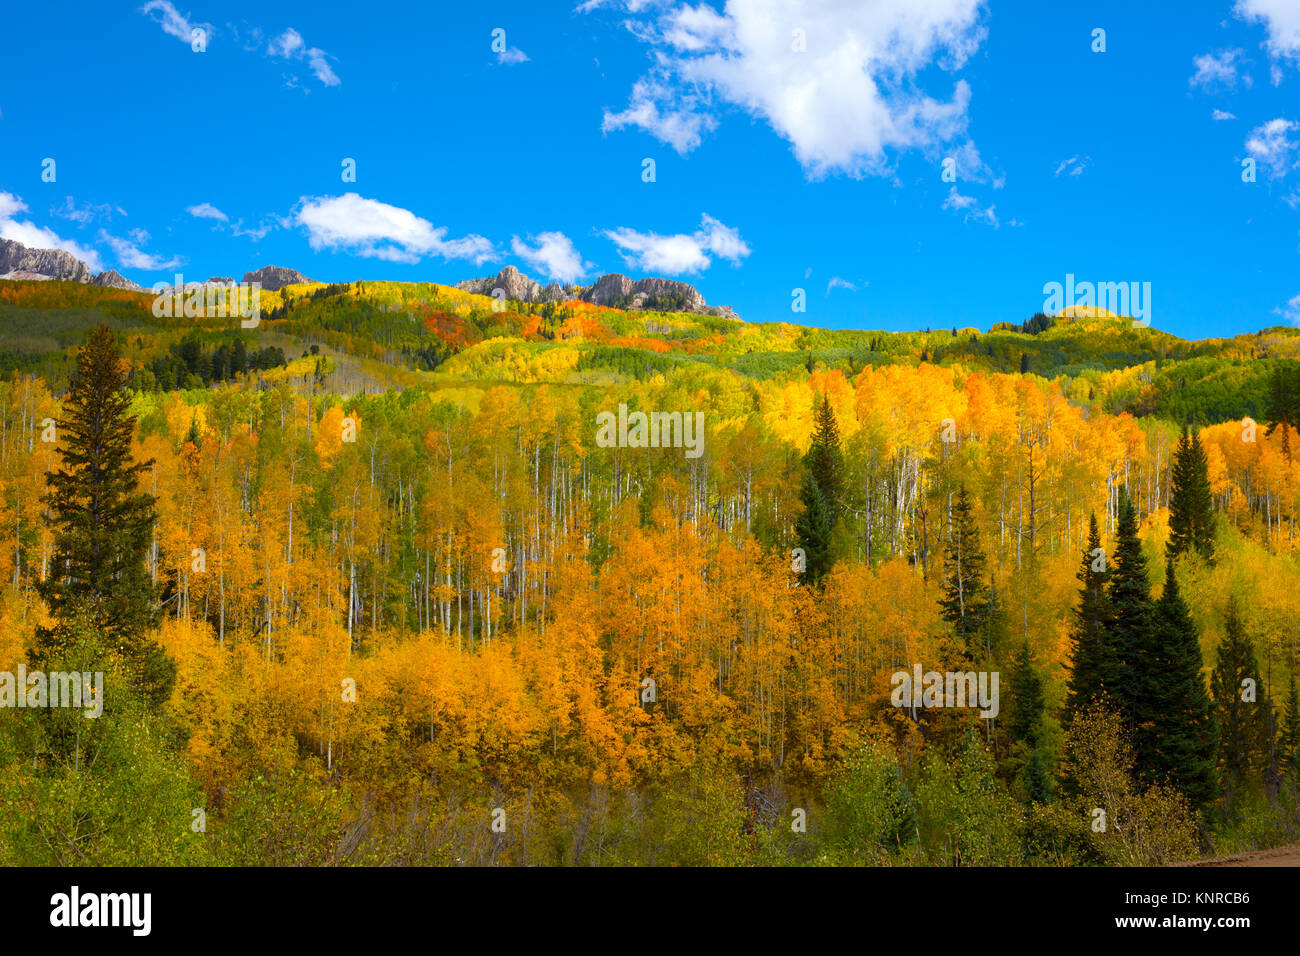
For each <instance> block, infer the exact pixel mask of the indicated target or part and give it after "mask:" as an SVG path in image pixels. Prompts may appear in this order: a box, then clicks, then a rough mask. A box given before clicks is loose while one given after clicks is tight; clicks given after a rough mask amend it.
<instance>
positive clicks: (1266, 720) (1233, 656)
mask: <svg viewBox="0 0 1300 956" xmlns="http://www.w3.org/2000/svg"><path fill="white" fill-rule="evenodd" d="M1248 682H1251V683H1248ZM1210 694H1211V696H1212V697H1213V699H1214V710H1215V717H1216V719H1217V721H1218V729H1219V769H1220V773H1221V775H1222V777H1223V783H1224V786H1225V788H1227V789H1228V791H1229V794H1231V793H1232V792H1234V791H1235V790H1236V789H1237V788H1238V787H1240V786H1241V784H1242V783H1243V782H1244V781H1246V780H1247V779H1249V778H1250V777H1252V776H1254V775H1256V774H1259V773H1261V772H1262V771H1263V770H1264V767H1265V764H1266V762H1267V759H1268V751H1269V746H1268V745H1269V740H1268V736H1269V726H1270V723H1271V721H1270V715H1269V714H1268V713H1266V712H1265V708H1267V707H1269V706H1270V704H1269V701H1268V697H1267V696H1266V694H1265V689H1264V684H1263V681H1262V680H1261V679H1260V674H1259V664H1258V662H1257V661H1256V658H1255V645H1254V643H1253V642H1252V641H1251V639H1250V636H1249V635H1248V634H1246V629H1245V625H1244V624H1243V622H1242V620H1241V611H1240V609H1239V608H1238V607H1237V599H1236V598H1235V597H1233V598H1231V599H1230V600H1229V603H1228V608H1227V611H1226V613H1225V614H1224V634H1223V640H1222V641H1221V642H1220V643H1219V648H1218V653H1217V655H1216V663H1215V665H1214V673H1213V674H1212V675H1211V677H1210Z"/></svg>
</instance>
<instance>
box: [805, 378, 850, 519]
mask: <svg viewBox="0 0 1300 956" xmlns="http://www.w3.org/2000/svg"><path fill="white" fill-rule="evenodd" d="M804 465H805V467H807V469H808V470H809V471H810V472H811V473H812V476H813V478H814V479H816V481H817V487H818V488H820V489H821V493H822V497H823V498H825V499H826V508H827V510H828V512H829V514H830V519H831V525H832V526H833V525H834V524H835V522H836V521H837V520H838V519H839V517H840V512H841V508H842V507H843V504H844V452H843V450H842V449H841V448H840V426H839V423H838V422H836V421H835V411H834V409H832V408H831V400H830V396H829V395H823V396H822V400H821V402H819V403H818V405H817V408H816V410H815V412H814V416H813V437H812V444H811V445H810V446H809V448H808V454H807V456H806V458H805V459H804Z"/></svg>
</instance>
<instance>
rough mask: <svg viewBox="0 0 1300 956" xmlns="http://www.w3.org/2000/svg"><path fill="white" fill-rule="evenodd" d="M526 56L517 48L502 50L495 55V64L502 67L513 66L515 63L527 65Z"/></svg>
mask: <svg viewBox="0 0 1300 956" xmlns="http://www.w3.org/2000/svg"><path fill="white" fill-rule="evenodd" d="M527 62H528V54H527V53H525V52H524V51H523V50H521V49H519V47H517V46H512V47H510V48H509V49H505V50H502V51H501V52H500V53H498V54H497V63H499V64H501V65H502V66H514V65H515V64H516V63H527Z"/></svg>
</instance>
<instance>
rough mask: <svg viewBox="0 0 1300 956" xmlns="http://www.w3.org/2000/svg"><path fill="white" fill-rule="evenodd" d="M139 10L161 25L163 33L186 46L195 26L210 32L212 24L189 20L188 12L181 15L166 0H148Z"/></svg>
mask: <svg viewBox="0 0 1300 956" xmlns="http://www.w3.org/2000/svg"><path fill="white" fill-rule="evenodd" d="M140 12H141V13H143V14H144V15H145V16H146V17H148V18H149V19H151V20H153V21H154V22H155V23H157V24H158V25H159V26H160V27H162V31H163V33H165V34H167V35H168V36H171V37H175V38H176V39H178V40H180V41H181V42H182V43H184V44H185V45H186V46H188V45H189V44H190V43H191V42H192V40H193V38H194V30H195V29H196V28H202V29H204V30H206V31H207V32H208V33H209V34H211V33H212V24H210V23H200V22H198V21H191V20H190V14H189V13H186V14H185V15H184V16H182V15H181V13H180V11H179V10H177V9H176V8H175V7H174V6H172V4H171V3H169V2H168V0H149V2H148V3H146V4H145V5H144V6H143V7H141V8H140Z"/></svg>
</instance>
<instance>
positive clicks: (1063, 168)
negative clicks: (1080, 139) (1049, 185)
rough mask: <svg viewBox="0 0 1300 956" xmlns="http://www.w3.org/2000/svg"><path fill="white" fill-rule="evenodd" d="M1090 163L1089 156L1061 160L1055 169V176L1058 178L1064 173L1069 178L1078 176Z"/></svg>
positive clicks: (1090, 158)
mask: <svg viewBox="0 0 1300 956" xmlns="http://www.w3.org/2000/svg"><path fill="white" fill-rule="evenodd" d="M1091 163H1092V157H1091V156H1071V157H1070V158H1069V159H1063V160H1061V165H1059V166H1057V167H1056V173H1055V175H1057V176H1060V175H1061V173H1066V174H1067V175H1070V176H1080V175H1082V174H1083V171H1084V170H1085V169H1087V168H1088V166H1089V165H1091Z"/></svg>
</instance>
